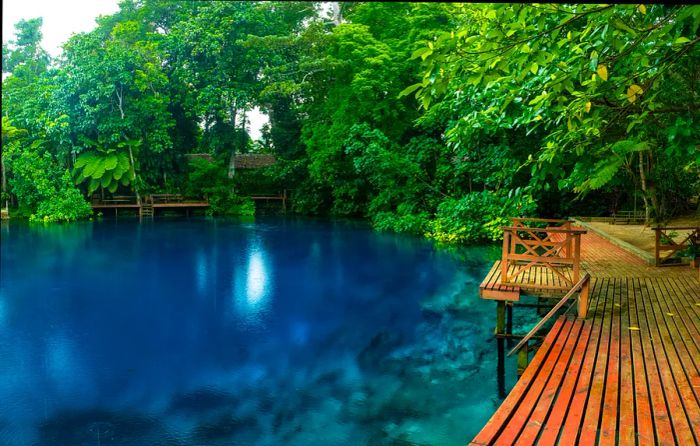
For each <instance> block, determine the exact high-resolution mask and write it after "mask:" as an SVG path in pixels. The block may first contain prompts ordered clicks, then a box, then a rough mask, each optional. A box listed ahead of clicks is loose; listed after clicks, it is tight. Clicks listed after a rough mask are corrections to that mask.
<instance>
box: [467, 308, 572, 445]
mask: <svg viewBox="0 0 700 446" xmlns="http://www.w3.org/2000/svg"><path fill="white" fill-rule="evenodd" d="M563 326H564V321H563V320H562V319H557V320H556V321H555V322H554V325H552V328H551V330H550V331H549V333H548V334H547V336H545V338H544V340H543V341H542V345H541V346H540V348H539V349H538V350H537V353H535V356H534V357H533V358H532V362H531V363H530V365H528V367H527V368H526V369H525V372H524V373H523V375H522V376H521V377H520V379H519V380H518V382H517V383H515V386H514V387H513V390H511V391H510V393H509V394H508V396H507V397H506V399H505V400H504V401H503V403H502V404H501V406H500V407H499V408H498V410H497V411H496V413H494V414H493V416H492V417H491V419H490V420H489V421H488V422H487V423H486V425H485V426H484V428H483V429H482V430H481V432H479V434H478V435H477V436H476V438H474V440H472V442H471V444H473V445H488V444H492V443H493V441H494V440H495V439H496V438H497V437H498V434H499V433H500V431H501V429H502V428H503V425H504V424H505V423H506V422H507V421H508V420H509V419H510V415H511V412H512V411H513V410H514V409H515V408H516V407H517V406H518V404H519V403H520V400H521V399H522V396H523V395H524V394H525V393H526V392H527V390H528V388H529V387H530V383H531V381H532V380H533V379H534V378H535V377H536V376H537V372H538V371H539V369H540V366H541V365H542V363H543V362H544V360H545V359H546V357H547V356H548V354H549V351H550V349H551V347H552V345H553V344H554V341H555V340H556V338H557V335H558V334H559V332H560V331H561V329H562V327H563Z"/></svg>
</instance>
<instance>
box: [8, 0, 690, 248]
mask: <svg viewBox="0 0 700 446" xmlns="http://www.w3.org/2000/svg"><path fill="white" fill-rule="evenodd" d="M41 24H42V21H41V18H38V19H32V20H27V21H21V22H19V23H18V24H17V25H16V32H15V38H14V40H11V41H9V42H3V73H4V74H5V76H6V77H5V78H4V79H3V92H2V94H3V104H2V110H3V193H4V196H3V198H5V199H6V200H9V201H12V203H13V204H15V205H17V206H18V207H19V208H20V209H24V212H25V213H27V215H29V214H35V215H36V216H37V218H41V219H43V218H44V217H48V219H50V220H53V219H56V220H61V219H72V218H80V217H81V216H84V215H87V214H89V209H88V208H86V207H85V206H84V205H83V204H81V201H80V199H79V198H80V193H79V191H80V192H82V193H83V194H85V195H86V196H89V195H90V194H92V193H94V192H100V193H105V192H106V193H120V192H125V193H126V192H128V193H135V194H143V193H149V192H154V191H167V192H186V193H188V194H200V195H206V196H208V197H209V198H210V199H213V200H214V201H215V202H216V203H218V205H217V206H216V210H217V212H222V213H226V212H231V211H232V209H243V208H245V209H247V211H249V210H250V206H249V205H245V206H243V207H241V206H242V205H241V203H243V202H244V201H241V200H242V198H241V197H242V196H245V195H247V194H249V193H251V192H260V191H261V189H276V190H281V189H283V188H285V189H293V197H294V200H293V205H294V210H295V211H297V212H300V213H305V214H319V215H332V216H336V217H364V218H368V219H370V220H371V221H372V222H373V224H374V225H375V226H376V227H378V228H381V229H390V230H396V231H406V232H414V233H422V234H426V235H428V236H429V237H432V238H435V239H438V240H441V241H445V242H472V241H478V240H484V239H495V238H497V237H498V236H499V232H500V231H499V230H498V228H499V226H500V225H501V224H503V223H505V222H506V221H507V220H506V218H507V217H509V216H522V215H535V214H538V215H541V216H549V217H560V216H568V215H573V214H577V213H578V214H600V215H605V214H608V213H610V212H614V211H616V210H620V209H628V208H632V207H633V206H637V205H639V206H640V207H641V206H642V205H643V206H644V208H645V209H646V211H647V217H648V219H649V221H651V220H653V219H657V220H664V219H667V218H669V217H671V216H673V215H675V214H679V213H684V212H688V211H690V210H691V208H692V206H693V203H696V202H697V198H698V194H699V189H700V180H699V177H700V171H699V170H698V165H699V163H698V161H700V147H699V142H698V137H697V135H699V134H700V121H699V111H700V107H699V106H698V104H700V100H699V98H698V95H699V94H700V78H699V77H698V73H700V59H699V55H700V54H699V52H700V49H699V48H700V47H699V46H698V41H699V40H700V36H699V35H698V28H699V26H700V7H697V6H692V5H657V4H654V5H643V4H639V5H632V4H626V5H595V4H583V5H560V4H532V5H525V4H483V3H482V4H461V3H375V2H348V3H345V2H341V3H338V4H334V6H333V7H331V8H329V7H328V5H326V6H323V7H322V5H321V4H320V3H311V2H214V1H211V2H206V1H205V2H185V1H165V0H139V1H137V0H124V1H122V2H121V3H120V10H119V11H118V12H117V13H115V14H113V15H111V16H104V17H100V18H98V20H97V26H96V28H95V29H94V30H93V31H91V32H87V33H80V34H77V35H74V36H73V37H71V38H70V39H69V40H68V42H66V44H65V45H64V51H63V54H62V56H61V57H60V58H58V59H56V60H50V58H49V56H48V54H47V53H46V52H45V51H44V50H42V49H41V46H40V42H41ZM254 108H259V109H261V110H263V111H264V112H265V113H266V114H267V115H268V116H269V118H270V122H269V124H267V125H266V126H265V128H264V129H263V137H262V139H261V140H259V141H252V140H251V137H250V135H249V134H248V131H247V126H248V124H249V118H248V116H249V115H250V112H251V110H253V109H254ZM6 135H7V136H6ZM6 138H7V143H8V144H7V145H6ZM244 152H265V153H271V154H274V155H275V156H276V157H277V159H278V162H277V164H275V165H274V166H272V167H269V168H267V169H266V170H265V171H264V172H255V173H253V172H251V173H242V174H238V173H237V174H236V175H235V176H234V177H233V178H230V177H229V176H228V175H226V166H227V165H228V162H229V160H230V159H231V157H232V156H233V154H234V153H244ZM188 153H208V154H210V155H211V156H212V158H213V160H214V161H212V162H210V163H209V164H207V162H205V161H201V160H199V161H197V162H194V163H191V162H188V161H187V157H185V154H188ZM20 159H21V160H20ZM30 167H31V168H30ZM32 172H35V173H36V174H38V173H41V175H43V176H44V177H45V178H44V179H46V180H47V181H49V182H50V183H51V184H52V186H51V187H50V188H49V189H51V190H53V191H55V194H58V193H64V192H65V191H70V193H69V192H65V193H66V194H68V195H70V197H71V198H70V199H68V198H65V199H63V201H62V203H64V204H65V206H74V207H76V209H78V211H77V212H68V211H67V210H66V212H64V211H61V215H62V217H56V216H55V215H54V214H52V212H58V211H57V209H58V208H51V209H49V208H48V207H46V206H44V207H43V208H42V211H41V212H40V211H39V208H40V207H41V204H42V203H43V202H44V201H46V200H48V199H49V198H48V197H51V196H53V195H51V194H50V193H48V192H46V190H47V189H46V188H44V189H42V192H40V191H39V189H41V188H43V187H44V186H39V184H44V183H42V181H40V180H39V178H38V177H36V175H35V173H32ZM37 172H38V173H37ZM66 174H67V175H68V176H66ZM207 182H209V183H207ZM55 194H54V195H55ZM68 195H66V197H68ZM82 201H83V202H84V199H83V200H82ZM638 203H639V204H638ZM42 212H43V213H42Z"/></svg>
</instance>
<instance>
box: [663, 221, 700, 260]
mask: <svg viewBox="0 0 700 446" xmlns="http://www.w3.org/2000/svg"><path fill="white" fill-rule="evenodd" d="M654 231H655V232H656V246H655V254H656V256H655V258H656V266H669V265H681V264H684V263H680V262H675V263H674V262H672V261H671V259H673V258H674V256H675V255H676V253H678V252H679V251H684V250H686V249H689V248H691V247H694V248H695V250H696V252H695V253H694V254H700V252H699V251H700V248H698V244H700V227H698V226H685V227H681V226H664V227H662V226H657V227H656V228H654ZM676 231H683V232H685V231H689V232H688V235H687V236H686V237H685V238H683V239H682V240H681V241H680V242H678V241H676V240H674V238H673V237H674V235H673V234H672V233H673V232H676ZM669 251H670V252H669ZM665 252H668V253H667V254H665Z"/></svg>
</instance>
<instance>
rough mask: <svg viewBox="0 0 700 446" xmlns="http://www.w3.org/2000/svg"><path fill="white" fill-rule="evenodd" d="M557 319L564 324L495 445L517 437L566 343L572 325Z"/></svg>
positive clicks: (509, 441) (505, 445) (568, 320)
mask: <svg viewBox="0 0 700 446" xmlns="http://www.w3.org/2000/svg"><path fill="white" fill-rule="evenodd" d="M559 320H564V326H563V327H562V329H561V331H560V332H559V335H558V336H557V338H556V339H555V340H554V344H553V345H552V348H551V349H550V352H549V354H548V355H547V358H546V359H545V361H544V363H543V364H542V367H540V369H539V371H538V372H537V376H536V377H535V378H534V379H533V380H532V382H531V383H530V386H529V388H528V391H527V393H526V394H525V395H524V398H522V399H521V400H520V402H519V404H518V407H517V408H515V410H514V411H513V416H512V417H511V419H510V420H509V421H508V424H507V425H506V426H505V428H504V429H503V432H501V434H500V436H499V438H498V439H497V440H496V442H495V443H494V444H495V445H504V446H508V445H512V444H513V439H515V438H517V436H518V434H519V433H520V431H521V430H522V428H523V427H524V426H525V423H527V420H528V418H529V417H530V413H531V412H532V410H533V409H534V407H535V405H536V404H537V401H538V399H539V397H540V394H541V393H542V390H543V389H544V388H545V384H546V382H547V380H548V379H549V376H550V374H551V373H552V371H553V370H554V369H555V367H556V365H557V361H559V357H560V354H561V352H562V350H563V348H564V345H565V344H566V339H567V338H568V336H569V333H570V332H571V329H572V327H573V325H574V323H573V322H572V321H571V320H570V319H564V318H560V319H559Z"/></svg>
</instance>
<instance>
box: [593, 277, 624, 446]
mask: <svg viewBox="0 0 700 446" xmlns="http://www.w3.org/2000/svg"><path fill="white" fill-rule="evenodd" d="M612 282H613V290H612V293H611V294H612V296H611V299H612V308H611V310H610V313H609V314H610V316H611V317H610V348H609V350H608V368H607V371H606V372H605V375H604V376H603V379H604V380H605V394H604V396H603V412H602V414H601V422H600V438H599V441H598V444H600V445H605V446H608V445H612V446H615V444H616V442H617V438H616V437H617V432H618V427H617V417H618V408H619V407H618V406H619V404H618V397H619V393H618V391H619V385H620V322H621V321H620V316H621V311H622V295H621V291H622V289H621V287H620V286H619V285H620V279H614V280H613V281H612Z"/></svg>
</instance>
